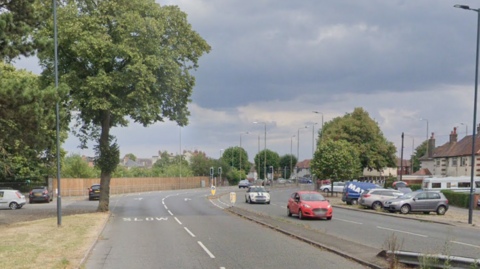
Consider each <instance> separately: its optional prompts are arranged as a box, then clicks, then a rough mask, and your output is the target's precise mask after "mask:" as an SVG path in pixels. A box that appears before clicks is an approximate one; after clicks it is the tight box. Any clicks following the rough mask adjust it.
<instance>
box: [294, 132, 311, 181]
mask: <svg viewBox="0 0 480 269" xmlns="http://www.w3.org/2000/svg"><path fill="white" fill-rule="evenodd" d="M307 128H308V126H306V125H305V126H304V127H302V128H298V130H297V163H298V162H299V161H300V130H301V129H307ZM297 172H298V171H296V170H295V177H296V178H297V180H296V181H297V183H296V185H297V186H298V173H297Z"/></svg>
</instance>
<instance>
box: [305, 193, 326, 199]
mask: <svg viewBox="0 0 480 269" xmlns="http://www.w3.org/2000/svg"><path fill="white" fill-rule="evenodd" d="M300 197H301V198H302V200H303V201H325V197H323V195H321V194H319V193H303V194H300Z"/></svg>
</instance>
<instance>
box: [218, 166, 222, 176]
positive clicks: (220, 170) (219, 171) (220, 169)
mask: <svg viewBox="0 0 480 269" xmlns="http://www.w3.org/2000/svg"><path fill="white" fill-rule="evenodd" d="M218 174H220V175H221V174H222V168H221V167H219V168H218Z"/></svg>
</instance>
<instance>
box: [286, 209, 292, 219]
mask: <svg viewBox="0 0 480 269" xmlns="http://www.w3.org/2000/svg"><path fill="white" fill-rule="evenodd" d="M287 215H288V216H289V217H291V216H292V212H290V208H289V207H288V206H287Z"/></svg>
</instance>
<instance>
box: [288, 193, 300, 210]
mask: <svg viewBox="0 0 480 269" xmlns="http://www.w3.org/2000/svg"><path fill="white" fill-rule="evenodd" d="M299 210H300V194H299V193H298V192H296V193H295V195H294V196H293V203H292V207H291V211H290V212H292V213H294V214H297V213H298V211H299Z"/></svg>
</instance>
